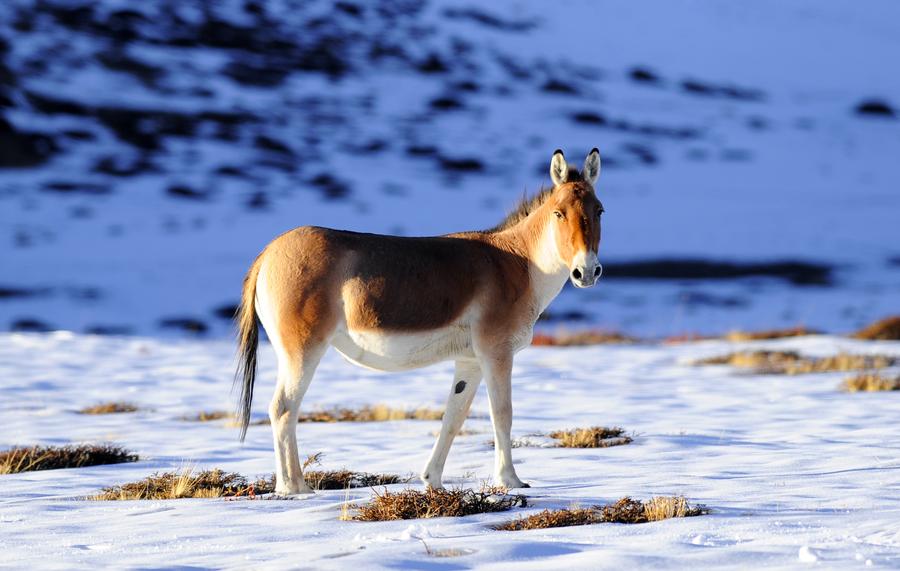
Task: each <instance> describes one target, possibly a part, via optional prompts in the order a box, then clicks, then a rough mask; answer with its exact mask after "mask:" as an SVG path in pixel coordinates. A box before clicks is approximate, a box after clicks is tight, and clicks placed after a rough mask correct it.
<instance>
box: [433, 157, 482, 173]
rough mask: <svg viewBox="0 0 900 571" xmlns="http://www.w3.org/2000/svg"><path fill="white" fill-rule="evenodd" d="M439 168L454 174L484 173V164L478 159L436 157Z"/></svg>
mask: <svg viewBox="0 0 900 571" xmlns="http://www.w3.org/2000/svg"><path fill="white" fill-rule="evenodd" d="M438 161H439V162H440V165H441V168H442V169H444V170H445V171H450V172H455V173H475V172H482V171H484V163H482V162H481V161H480V160H479V159H476V158H469V157H458V158H454V157H445V156H441V157H438Z"/></svg>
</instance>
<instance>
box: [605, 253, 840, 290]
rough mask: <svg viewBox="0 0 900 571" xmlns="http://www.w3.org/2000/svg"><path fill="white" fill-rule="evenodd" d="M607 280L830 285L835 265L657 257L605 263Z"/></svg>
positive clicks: (792, 261) (790, 261)
mask: <svg viewBox="0 0 900 571" xmlns="http://www.w3.org/2000/svg"><path fill="white" fill-rule="evenodd" d="M603 267H604V271H603V279H644V280H727V279H738V278H746V277H771V278H777V279H782V280H785V281H788V282H790V283H792V284H794V285H830V284H831V282H832V275H831V274H832V271H833V267H832V266H830V265H828V264H823V263H817V262H803V261H796V260H787V261H776V262H722V261H712V260H703V259H677V258H675V259H655V260H642V261H636V262H619V263H615V262H611V263H605V264H603Z"/></svg>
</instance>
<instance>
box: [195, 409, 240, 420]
mask: <svg viewBox="0 0 900 571" xmlns="http://www.w3.org/2000/svg"><path fill="white" fill-rule="evenodd" d="M222 419H228V420H234V413H231V412H228V411H226V410H202V411H200V412H199V413H197V414H195V415H193V416H183V417H182V420H190V421H193V422H212V421H214V420H222Z"/></svg>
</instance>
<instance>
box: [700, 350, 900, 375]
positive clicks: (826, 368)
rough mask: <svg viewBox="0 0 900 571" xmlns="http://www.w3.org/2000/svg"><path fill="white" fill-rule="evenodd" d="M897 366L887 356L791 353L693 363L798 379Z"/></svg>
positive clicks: (752, 353) (737, 355)
mask: <svg viewBox="0 0 900 571" xmlns="http://www.w3.org/2000/svg"><path fill="white" fill-rule="evenodd" d="M896 363H897V359H896V358H895V357H889V356H887V355H849V354H847V353H839V354H837V355H833V356H831V357H801V356H800V354H799V353H797V352H795V351H743V352H737V353H729V354H728V355H722V356H719V357H710V358H707V359H700V360H698V361H694V363H693V364H694V365H732V366H735V367H744V368H752V369H756V371H757V372H759V373H770V374H787V375H800V374H805V373H827V372H833V371H858V370H865V369H881V368H884V367H890V366H892V365H895V364H896Z"/></svg>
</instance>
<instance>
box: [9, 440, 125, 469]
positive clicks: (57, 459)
mask: <svg viewBox="0 0 900 571" xmlns="http://www.w3.org/2000/svg"><path fill="white" fill-rule="evenodd" d="M137 460H138V456H137V454H132V453H131V452H128V451H127V450H125V449H123V448H120V447H118V446H113V445H110V444H99V445H98V444H79V445H70V446H29V447H21V448H13V449H11V450H6V451H4V452H0V474H18V473H19V472H34V471H37V470H56V469H58V468H83V467H86V466H101V465H104V464H121V463H123V462H137Z"/></svg>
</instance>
